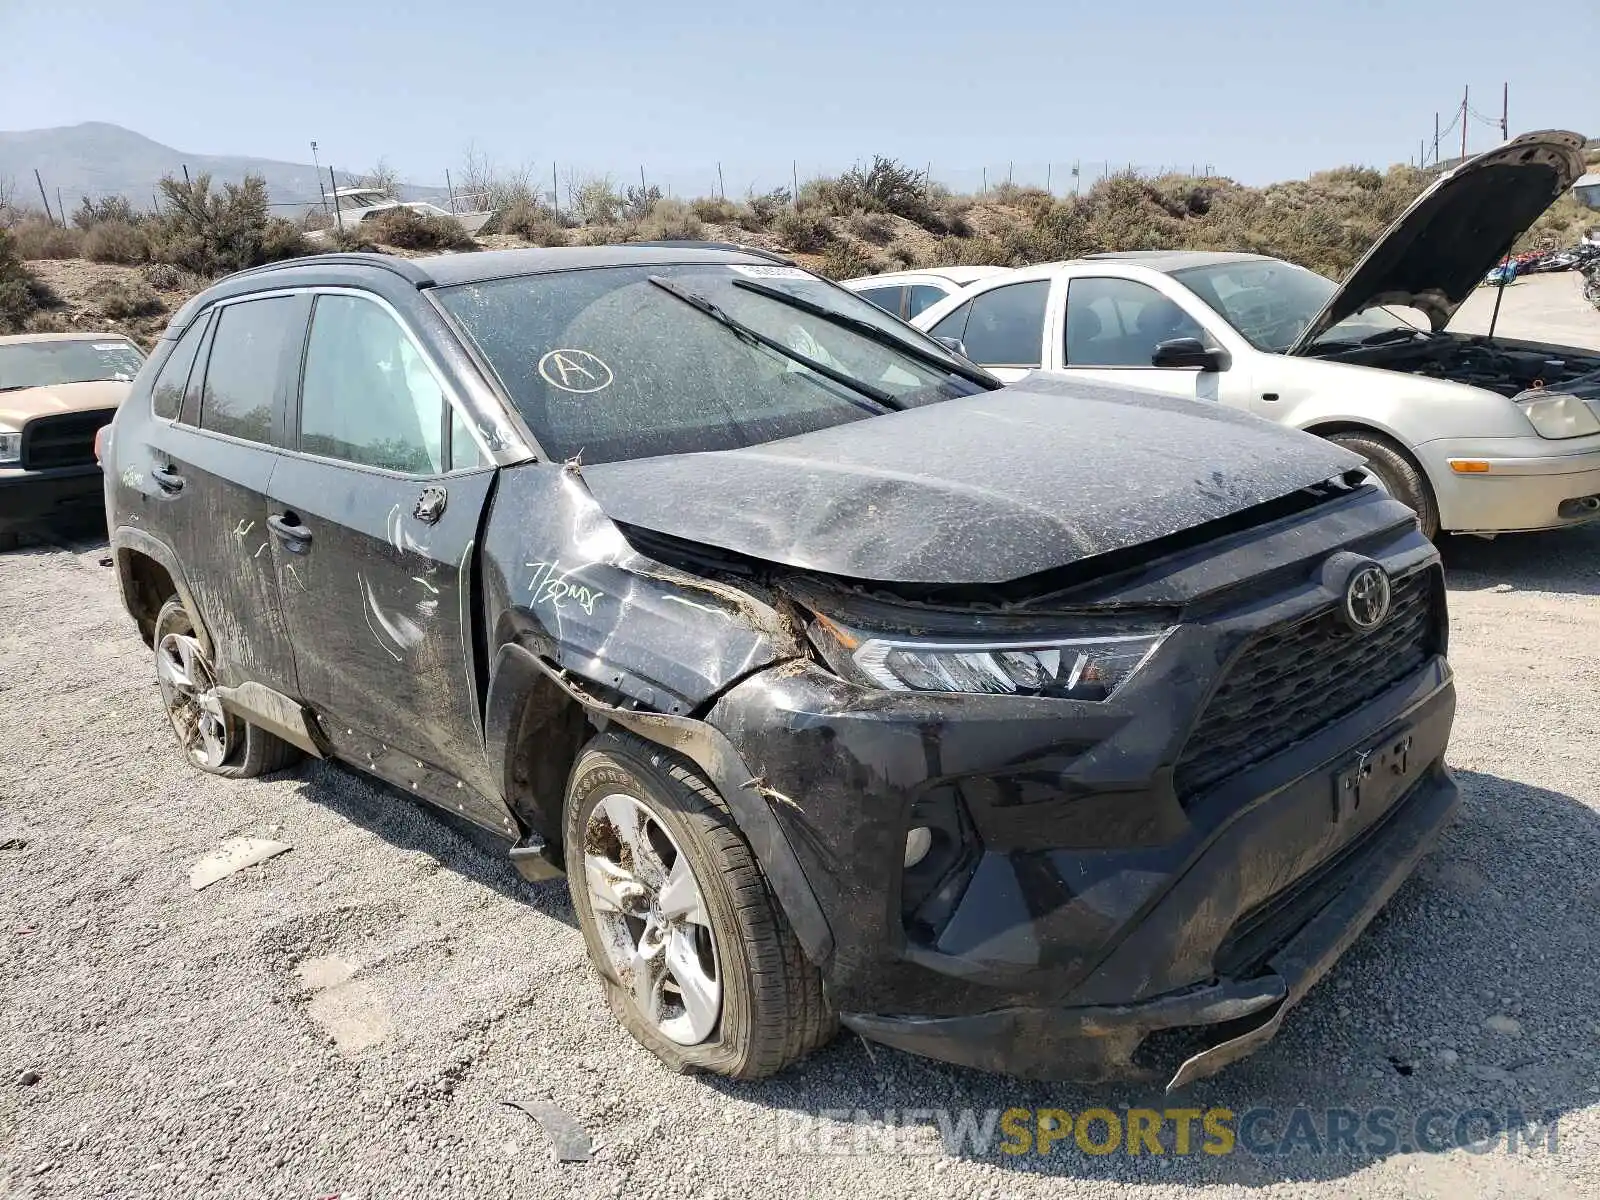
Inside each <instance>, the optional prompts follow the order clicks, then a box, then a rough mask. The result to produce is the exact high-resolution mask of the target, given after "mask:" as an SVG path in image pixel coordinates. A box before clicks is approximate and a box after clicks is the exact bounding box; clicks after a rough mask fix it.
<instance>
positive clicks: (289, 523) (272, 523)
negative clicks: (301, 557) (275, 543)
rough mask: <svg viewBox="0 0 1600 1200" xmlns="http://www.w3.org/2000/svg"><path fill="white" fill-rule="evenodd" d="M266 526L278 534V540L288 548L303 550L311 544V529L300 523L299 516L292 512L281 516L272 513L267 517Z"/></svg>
mask: <svg viewBox="0 0 1600 1200" xmlns="http://www.w3.org/2000/svg"><path fill="white" fill-rule="evenodd" d="M267 527H268V528H269V529H271V530H272V532H273V533H275V534H277V535H278V540H279V541H281V542H282V543H283V544H284V546H285V547H286V548H287V549H289V550H295V551H300V550H304V549H305V548H306V547H307V546H309V545H310V544H311V530H309V529H307V528H306V527H305V526H304V525H302V524H300V518H299V517H297V516H295V515H294V514H293V513H292V512H286V513H284V514H283V515H281V516H279V515H278V514H276V513H274V514H273V515H272V516H270V517H268V518H267Z"/></svg>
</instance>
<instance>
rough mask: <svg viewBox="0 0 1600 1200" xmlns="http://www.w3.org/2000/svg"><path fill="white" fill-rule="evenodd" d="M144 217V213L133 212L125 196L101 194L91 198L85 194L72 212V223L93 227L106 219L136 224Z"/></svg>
mask: <svg viewBox="0 0 1600 1200" xmlns="http://www.w3.org/2000/svg"><path fill="white" fill-rule="evenodd" d="M144 218H145V214H144V213H141V212H135V211H134V208H133V205H132V204H130V203H129V202H128V198H127V197H126V196H102V197H101V198H100V199H98V200H91V199H89V197H87V196H85V197H84V198H83V203H82V204H80V205H79V206H78V211H77V212H75V213H73V214H72V223H73V224H74V225H76V226H77V227H78V228H79V229H93V228H94V227H95V226H96V225H104V224H106V223H107V222H108V221H116V222H120V223H121V224H124V225H137V224H139V222H141V221H143V220H144Z"/></svg>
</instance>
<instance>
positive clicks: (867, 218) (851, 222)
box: [844, 212, 894, 246]
mask: <svg viewBox="0 0 1600 1200" xmlns="http://www.w3.org/2000/svg"><path fill="white" fill-rule="evenodd" d="M844 227H845V228H846V229H847V230H849V231H850V233H852V234H853V235H855V236H856V237H858V238H860V239H861V240H862V241H864V242H871V243H872V244H873V245H874V246H883V245H887V244H888V243H889V241H890V240H891V239H892V238H893V237H894V222H893V221H891V220H890V219H889V218H888V216H886V215H885V214H884V213H881V212H853V213H851V214H850V215H849V216H847V217H846V218H845V219H844Z"/></svg>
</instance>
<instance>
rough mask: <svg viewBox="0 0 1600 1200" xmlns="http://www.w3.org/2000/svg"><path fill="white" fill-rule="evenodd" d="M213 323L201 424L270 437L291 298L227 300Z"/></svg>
mask: <svg viewBox="0 0 1600 1200" xmlns="http://www.w3.org/2000/svg"><path fill="white" fill-rule="evenodd" d="M216 322H217V332H216V335H215V336H214V337H213V338H212V339H211V355H210V357H209V358H208V359H207V360H206V381H205V387H204V388H203V389H202V391H201V394H200V428H201V429H209V430H211V431H212V432H213V433H225V434H227V435H228V436H230V437H236V438H243V439H245V440H246V441H251V442H270V441H271V440H272V409H273V403H274V400H275V397H276V395H277V390H278V372H279V368H280V365H281V364H282V362H283V350H284V345H285V343H286V341H287V339H288V337H289V335H290V330H291V328H292V327H295V326H296V321H295V302H294V298H293V297H290V296H269V297H267V298H266V299H264V300H247V301H243V302H241V303H238V304H229V305H227V306H226V307H224V308H223V309H222V310H221V311H220V312H218V314H217V317H216Z"/></svg>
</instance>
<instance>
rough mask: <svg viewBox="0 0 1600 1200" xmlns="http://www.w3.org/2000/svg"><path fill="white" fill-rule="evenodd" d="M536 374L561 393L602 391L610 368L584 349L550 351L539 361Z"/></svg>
mask: <svg viewBox="0 0 1600 1200" xmlns="http://www.w3.org/2000/svg"><path fill="white" fill-rule="evenodd" d="M539 374H540V375H543V376H544V381H545V382H546V383H548V384H549V385H550V386H551V387H556V388H560V389H561V390H562V391H563V392H580V393H582V392H603V391H604V390H605V389H606V388H608V387H610V386H611V380H612V375H611V368H610V367H608V366H606V364H605V363H604V362H603V361H601V359H600V358H599V356H598V355H594V354H590V353H589V352H588V351H587V350H552V351H550V352H549V353H548V354H546V355H545V356H544V357H543V358H541V359H540V360H539Z"/></svg>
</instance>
